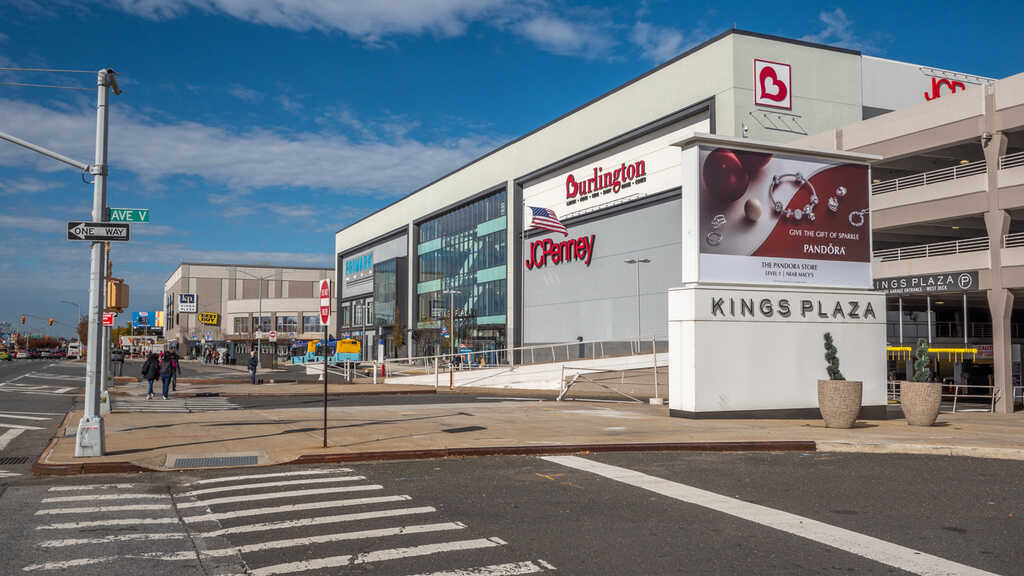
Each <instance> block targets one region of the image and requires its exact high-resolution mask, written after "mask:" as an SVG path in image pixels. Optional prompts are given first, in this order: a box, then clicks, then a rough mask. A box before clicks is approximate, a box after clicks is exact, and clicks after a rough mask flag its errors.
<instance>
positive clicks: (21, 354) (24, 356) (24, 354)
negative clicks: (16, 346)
mask: <svg viewBox="0 0 1024 576" xmlns="http://www.w3.org/2000/svg"><path fill="white" fill-rule="evenodd" d="M14 357H15V358H16V359H18V360H28V359H29V358H31V357H32V355H31V354H29V353H28V350H18V352H17V353H16V354H15V355H14Z"/></svg>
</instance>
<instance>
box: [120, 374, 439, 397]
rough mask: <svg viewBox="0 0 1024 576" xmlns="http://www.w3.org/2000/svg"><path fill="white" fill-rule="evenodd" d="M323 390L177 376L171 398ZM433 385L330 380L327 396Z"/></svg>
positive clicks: (133, 387)
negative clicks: (176, 383) (344, 382)
mask: <svg viewBox="0 0 1024 576" xmlns="http://www.w3.org/2000/svg"><path fill="white" fill-rule="evenodd" d="M161 386H162V384H161V383H160V382H159V381H157V382H154V383H153V391H154V392H156V393H157V394H158V395H159V393H160V390H161ZM148 389H149V386H148V383H147V382H126V383H118V384H116V385H114V386H111V387H110V393H111V395H113V396H133V397H140V396H145V395H146V391H147V390H148ZM323 393H324V384H323V382H272V383H266V384H249V381H248V380H244V381H243V380H206V381H203V380H196V381H190V380H189V379H186V378H184V377H182V378H181V379H179V380H178V389H177V391H176V392H171V394H170V397H171V398H191V397H196V396H222V397H225V398H240V397H264V396H321V395H323ZM433 393H434V389H433V388H424V387H423V386H402V385H397V384H372V383H352V384H341V383H337V384H334V383H331V381H330V380H328V383H327V395H328V396H341V395H352V394H359V395H376V394H433Z"/></svg>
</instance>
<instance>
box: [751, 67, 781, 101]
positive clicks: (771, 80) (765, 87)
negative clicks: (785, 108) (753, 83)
mask: <svg viewBox="0 0 1024 576" xmlns="http://www.w3.org/2000/svg"><path fill="white" fill-rule="evenodd" d="M758 79H759V80H760V81H761V98H766V99H768V100H771V101H773V102H782V101H784V100H785V99H786V94H788V93H789V90H788V89H787V88H786V85H785V84H784V83H782V82H779V77H778V76H777V75H776V74H775V69H774V68H772V67H771V66H765V67H764V68H761V74H760V76H759V77H758Z"/></svg>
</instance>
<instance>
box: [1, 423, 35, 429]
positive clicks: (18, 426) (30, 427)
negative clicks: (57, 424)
mask: <svg viewBox="0 0 1024 576" xmlns="http://www.w3.org/2000/svg"><path fill="white" fill-rule="evenodd" d="M0 428H13V429H16V430H43V428H40V427H39V426H27V425H25V424H8V423H7V422H0Z"/></svg>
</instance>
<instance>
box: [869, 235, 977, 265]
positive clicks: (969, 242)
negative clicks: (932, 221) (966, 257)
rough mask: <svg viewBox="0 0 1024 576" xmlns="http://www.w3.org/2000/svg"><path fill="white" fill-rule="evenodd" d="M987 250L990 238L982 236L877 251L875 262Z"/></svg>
mask: <svg viewBox="0 0 1024 576" xmlns="http://www.w3.org/2000/svg"><path fill="white" fill-rule="evenodd" d="M985 250H988V236H980V237H978V238H968V239H966V240H948V241H946V242H934V243H932V244H921V245H918V246H904V247H901V248H886V249H884V250H875V252H874V260H875V261H876V262H893V261H896V260H909V259H911V258H928V257H931V256H949V255H951V254H963V253H966V252H984V251H985Z"/></svg>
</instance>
